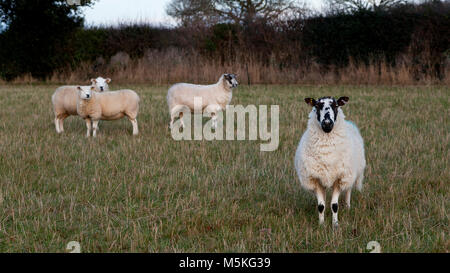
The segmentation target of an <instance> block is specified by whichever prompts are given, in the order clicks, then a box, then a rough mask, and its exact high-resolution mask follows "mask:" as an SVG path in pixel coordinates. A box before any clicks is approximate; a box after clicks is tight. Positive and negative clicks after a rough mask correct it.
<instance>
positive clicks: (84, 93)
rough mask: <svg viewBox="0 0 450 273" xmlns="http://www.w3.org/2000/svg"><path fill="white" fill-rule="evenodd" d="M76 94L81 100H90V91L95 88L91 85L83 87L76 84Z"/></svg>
mask: <svg viewBox="0 0 450 273" xmlns="http://www.w3.org/2000/svg"><path fill="white" fill-rule="evenodd" d="M77 89H78V95H79V96H80V99H82V100H90V99H91V98H92V92H94V91H95V88H94V87H93V86H91V87H83V86H78V88H77Z"/></svg>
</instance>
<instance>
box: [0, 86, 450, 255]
mask: <svg viewBox="0 0 450 273" xmlns="http://www.w3.org/2000/svg"><path fill="white" fill-rule="evenodd" d="M122 87H125V86H122ZM126 87H128V88H133V89H135V90H136V91H137V92H138V94H140V96H141V111H140V114H139V116H138V121H139V127H140V135H139V136H138V137H132V136H131V124H130V123H129V122H128V121H127V120H125V119H123V120H120V121H115V122H101V123H100V135H99V137H98V138H97V139H87V138H86V137H85V124H84V122H83V121H82V120H81V119H80V118H78V117H70V118H68V119H67V120H66V122H65V130H66V132H65V133H64V134H63V135H57V134H56V132H55V128H54V125H53V113H52V108H51V102H50V96H51V94H52V93H53V91H54V90H55V88H56V86H42V85H38V86H24V85H20V86H19V85H15V86H0V251H1V252H64V251H65V247H66V244H67V243H68V242H69V241H79V242H80V244H81V251H82V252H367V250H366V245H367V243H368V242H370V241H378V242H379V243H380V245H381V248H382V249H381V250H382V252H448V251H449V248H450V241H449V216H448V212H447V208H448V207H449V200H450V198H449V197H450V196H449V193H450V191H449V190H450V187H449V186H450V173H449V132H450V122H449V116H450V115H449V109H450V107H449V97H450V96H449V95H450V89H449V88H448V87H342V86H335V87H308V86H252V87H246V86H241V87H239V88H238V90H237V91H235V92H234V97H233V100H232V104H243V105H247V104H256V105H259V104H266V105H271V104H277V105H280V146H279V148H278V150H277V151H275V152H269V153H263V152H260V145H259V144H260V142H258V141H215V142H207V141H189V142H186V141H185V142H176V141H174V140H172V138H171V136H170V133H169V131H168V130H167V125H168V121H169V115H168V111H167V106H166V102H165V95H166V92H167V86H144V85H139V86H126ZM114 88H118V86H114ZM323 95H333V96H340V95H348V96H349V97H350V102H349V104H348V105H346V106H345V107H344V109H343V110H344V112H345V114H346V116H347V119H349V120H352V121H354V122H356V124H357V125H358V126H359V128H360V130H361V133H362V136H363V138H364V140H365V145H366V158H367V169H366V179H365V181H364V190H363V192H362V193H359V192H357V193H354V194H353V196H352V208H351V209H350V210H348V209H342V210H341V211H340V214H339V220H340V228H339V230H337V231H333V229H332V227H331V215H330V210H329V200H330V193H329V192H328V196H327V197H328V199H327V213H326V225H325V226H323V227H320V226H319V225H318V215H317V211H316V200H315V198H314V196H313V195H312V194H310V193H308V192H305V191H303V190H302V189H301V188H300V184H299V182H298V179H297V176H296V173H295V169H294V166H293V161H294V154H295V150H296V147H297V144H298V142H299V140H300V137H301V135H302V133H303V131H304V130H305V127H306V122H307V115H308V113H309V111H310V107H309V106H307V105H306V104H305V103H304V102H303V98H304V97H306V96H313V97H316V98H317V97H319V96H323ZM341 201H343V198H341Z"/></svg>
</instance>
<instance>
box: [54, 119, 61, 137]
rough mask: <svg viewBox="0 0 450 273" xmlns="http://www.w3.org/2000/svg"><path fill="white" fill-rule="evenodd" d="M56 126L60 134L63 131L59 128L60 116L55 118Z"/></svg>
mask: <svg viewBox="0 0 450 273" xmlns="http://www.w3.org/2000/svg"><path fill="white" fill-rule="evenodd" d="M55 128H56V132H57V133H58V134H59V133H61V131H60V130H59V119H58V117H56V118H55Z"/></svg>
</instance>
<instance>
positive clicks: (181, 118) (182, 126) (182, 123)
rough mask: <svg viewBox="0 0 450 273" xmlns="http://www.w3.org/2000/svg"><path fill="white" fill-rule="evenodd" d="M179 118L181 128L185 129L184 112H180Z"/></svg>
mask: <svg viewBox="0 0 450 273" xmlns="http://www.w3.org/2000/svg"><path fill="white" fill-rule="evenodd" d="M178 117H179V118H180V122H181V128H183V129H184V121H183V112H180V115H179V116H178Z"/></svg>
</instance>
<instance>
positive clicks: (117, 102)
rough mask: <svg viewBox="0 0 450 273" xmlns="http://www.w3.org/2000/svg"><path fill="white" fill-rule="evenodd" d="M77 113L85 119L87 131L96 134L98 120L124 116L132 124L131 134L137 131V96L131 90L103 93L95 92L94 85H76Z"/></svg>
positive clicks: (88, 134)
mask: <svg viewBox="0 0 450 273" xmlns="http://www.w3.org/2000/svg"><path fill="white" fill-rule="evenodd" d="M77 89H78V96H79V97H78V103H77V113H78V115H79V116H80V117H81V118H83V119H84V120H85V121H86V127H87V133H86V136H87V137H89V136H90V135H91V129H93V136H94V137H96V136H97V131H98V122H99V121H100V120H118V119H121V118H123V117H124V116H126V117H127V118H128V119H129V120H130V122H131V124H132V125H133V135H137V134H138V133H139V130H138V123H137V120H136V117H137V115H138V111H139V101H140V99H139V96H138V94H136V92H134V91H133V90H119V91H111V92H104V93H97V92H95V88H94V87H83V86H78V87H77Z"/></svg>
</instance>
